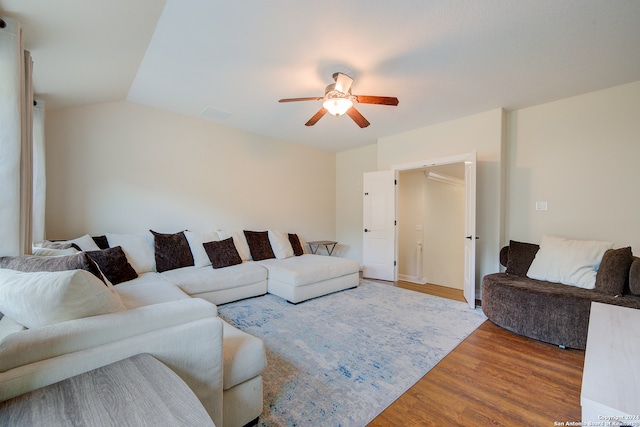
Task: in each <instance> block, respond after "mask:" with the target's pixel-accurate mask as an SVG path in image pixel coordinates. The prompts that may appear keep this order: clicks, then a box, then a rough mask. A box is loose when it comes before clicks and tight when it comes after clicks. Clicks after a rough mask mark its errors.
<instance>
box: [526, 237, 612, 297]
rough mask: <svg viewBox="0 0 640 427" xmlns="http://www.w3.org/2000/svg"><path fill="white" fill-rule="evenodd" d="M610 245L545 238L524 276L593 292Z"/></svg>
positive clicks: (590, 241)
mask: <svg viewBox="0 0 640 427" xmlns="http://www.w3.org/2000/svg"><path fill="white" fill-rule="evenodd" d="M612 246H613V243H612V242H602V241H595V240H571V239H565V238H562V237H556V236H549V235H545V236H543V237H542V242H541V243H540V250H539V251H538V253H537V254H536V256H535V258H534V260H533V262H532V263H531V267H529V271H528V272H527V277H530V278H532V279H537V280H547V281H550V282H558V283H562V284H565V285H572V286H578V287H580V288H585V289H593V288H595V286H596V271H597V270H598V267H599V266H600V262H601V261H602V257H603V255H604V253H605V251H606V250H607V249H611V247H612Z"/></svg>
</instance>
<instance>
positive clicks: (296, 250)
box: [289, 233, 304, 256]
mask: <svg viewBox="0 0 640 427" xmlns="http://www.w3.org/2000/svg"><path fill="white" fill-rule="evenodd" d="M289 243H291V247H292V248H293V254H294V255H295V256H300V255H303V254H304V249H302V245H301V244H300V238H298V235H297V234H291V233H289Z"/></svg>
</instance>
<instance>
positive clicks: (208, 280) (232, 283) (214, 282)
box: [162, 262, 267, 295]
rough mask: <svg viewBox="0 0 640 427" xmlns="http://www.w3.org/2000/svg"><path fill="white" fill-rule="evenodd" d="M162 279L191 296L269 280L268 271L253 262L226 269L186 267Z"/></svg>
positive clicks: (169, 272)
mask: <svg viewBox="0 0 640 427" xmlns="http://www.w3.org/2000/svg"><path fill="white" fill-rule="evenodd" d="M162 277H164V278H165V279H166V280H168V281H170V282H171V283H173V284H175V285H177V286H179V287H180V289H182V290H183V291H185V292H186V293H188V294H189V295H197V294H200V293H204V292H212V291H219V290H223V289H230V288H237V287H240V286H244V285H251V284H254V283H258V282H261V281H265V280H267V270H266V269H265V268H264V267H262V266H260V265H258V264H256V263H253V262H244V263H241V264H237V265H233V266H230V267H225V268H217V269H216V268H211V267H184V268H179V269H177V270H171V271H165V272H164V273H162Z"/></svg>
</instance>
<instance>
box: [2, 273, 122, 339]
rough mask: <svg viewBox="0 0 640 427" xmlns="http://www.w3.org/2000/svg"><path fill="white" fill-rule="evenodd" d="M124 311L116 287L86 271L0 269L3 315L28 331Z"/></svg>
mask: <svg viewBox="0 0 640 427" xmlns="http://www.w3.org/2000/svg"><path fill="white" fill-rule="evenodd" d="M124 309H125V307H124V305H123V304H122V301H121V300H120V297H119V296H118V294H117V293H116V292H115V291H114V290H113V288H110V287H108V286H105V284H104V283H103V282H102V281H101V280H100V279H98V278H97V277H96V276H94V275H93V274H91V273H89V272H88V271H85V270H65V271H54V272H48V271H38V272H30V273H25V272H22V271H15V270H9V269H0V312H2V313H4V315H5V316H7V317H9V318H10V319H13V320H14V321H16V322H18V323H19V324H21V325H25V326H26V327H28V328H37V327H41V326H45V325H50V324H52V323H58V322H64V321H65V320H72V319H79V318H81V317H89V316H97V315H99V314H106V313H112V312H115V311H120V310H124Z"/></svg>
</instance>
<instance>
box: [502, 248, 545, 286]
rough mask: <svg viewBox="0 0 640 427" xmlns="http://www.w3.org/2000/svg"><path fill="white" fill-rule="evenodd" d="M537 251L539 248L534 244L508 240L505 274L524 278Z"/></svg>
mask: <svg viewBox="0 0 640 427" xmlns="http://www.w3.org/2000/svg"><path fill="white" fill-rule="evenodd" d="M539 249H540V246H538V245H536V244H534V243H524V242H517V241H515V240H510V241H509V252H508V258H507V265H506V267H507V270H506V273H507V274H511V275H514V276H521V277H525V276H526V275H527V271H529V267H530V266H531V263H532V262H533V259H534V258H535V257H536V253H538V250H539Z"/></svg>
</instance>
